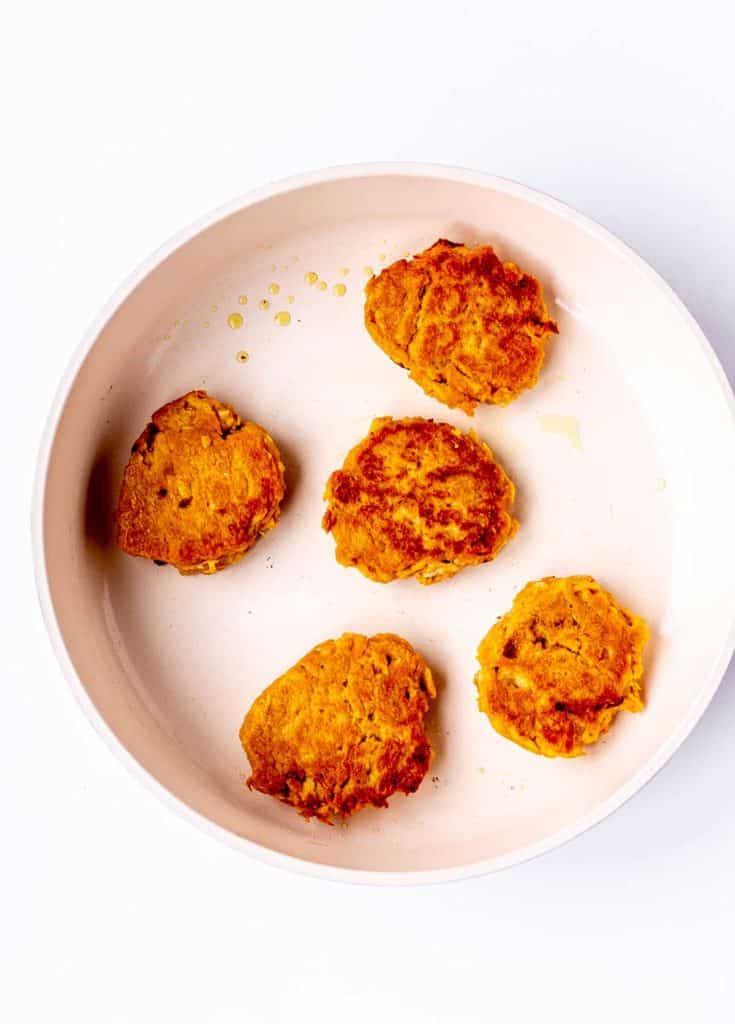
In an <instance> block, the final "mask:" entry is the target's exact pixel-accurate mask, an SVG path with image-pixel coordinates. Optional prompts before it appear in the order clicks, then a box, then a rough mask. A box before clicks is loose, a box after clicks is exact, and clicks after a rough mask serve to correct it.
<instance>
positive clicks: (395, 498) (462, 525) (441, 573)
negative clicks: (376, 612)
mask: <svg viewBox="0 0 735 1024" xmlns="http://www.w3.org/2000/svg"><path fill="white" fill-rule="evenodd" d="M324 496H325V498H326V500H327V501H328V502H329V505H328V508H327V511H326V513H325V515H324V519H323V523H322V525H323V526H324V529H325V530H327V531H328V532H331V533H332V534H333V535H334V539H335V541H336V542H337V550H336V557H337V561H338V562H339V563H340V564H341V565H346V566H355V567H356V568H357V569H359V570H360V572H361V573H363V574H364V575H365V576H368V577H369V578H370V579H372V580H377V581H378V582H379V583H387V582H389V581H390V580H397V579H401V578H403V577H406V576H416V577H417V578H418V580H419V582H420V583H437V582H439V581H440V580H443V579H446V578H447V577H449V576H453V575H454V574H455V573H457V572H459V570H460V569H462V568H463V567H464V566H467V565H479V564H480V563H482V562H489V561H490V560H491V559H492V558H494V557H495V556H496V555H497V553H498V552H499V551H500V549H501V548H502V547H503V545H504V544H505V543H506V541H507V540H508V539H509V538H510V537H512V536H513V534H514V533H515V531H516V529H517V527H518V523H517V522H516V520H515V519H514V518H513V516H512V515H511V511H510V510H511V506H512V504H513V500H514V497H515V488H514V486H513V483H512V482H511V480H510V479H509V477H508V476H507V475H506V474H505V472H504V470H503V469H502V468H501V467H500V466H499V465H498V463H497V462H496V461H495V460H494V458H493V453H492V452H491V451H490V449H489V448H488V446H487V445H486V444H484V443H483V442H482V441H481V440H480V439H479V438H478V437H477V435H476V434H475V433H474V432H473V431H470V432H469V433H467V434H463V433H462V432H461V431H460V430H457V429H456V428H455V427H452V426H450V425H449V424H448V423H435V422H434V421H433V420H424V419H418V418H417V419H400V420H394V419H392V418H391V417H390V416H388V417H384V418H382V419H376V420H373V423H372V425H371V427H370V433H369V434H368V436H367V437H366V438H365V439H364V440H363V441H361V442H360V443H359V444H358V445H357V446H356V447H355V448H353V449H352V451H350V452H349V453H348V455H347V458H346V459H345V461H344V465H343V466H342V469H339V470H337V471H336V472H334V473H332V475H331V476H330V478H329V480H328V481H327V489H326V492H325V495H324Z"/></svg>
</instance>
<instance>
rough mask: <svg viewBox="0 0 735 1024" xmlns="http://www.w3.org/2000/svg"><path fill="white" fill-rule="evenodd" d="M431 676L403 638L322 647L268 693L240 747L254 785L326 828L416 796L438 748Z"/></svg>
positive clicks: (354, 638)
mask: <svg viewBox="0 0 735 1024" xmlns="http://www.w3.org/2000/svg"><path fill="white" fill-rule="evenodd" d="M435 696H436V691H435V689H434V682H433V679H432V676H431V671H430V669H429V668H428V666H427V665H426V662H425V661H424V659H423V658H422V657H421V655H420V654H417V652H416V651H415V650H414V649H413V647H411V645H410V644H409V643H408V642H407V641H406V640H403V639H402V638H401V637H399V636H394V635H393V634H392V633H379V634H378V635H377V636H373V637H370V638H368V637H366V636H360V635H359V634H358V633H345V634H344V636H342V637H340V638H339V640H326V641H325V642H324V643H322V644H319V645H318V646H317V647H315V648H314V649H313V650H312V651H310V652H309V653H308V654H307V655H305V656H304V657H303V658H302V659H301V661H299V662H297V664H296V665H294V666H293V668H290V669H289V670H288V672H286V673H285V675H282V676H281V677H280V678H279V679H276V681H275V682H274V683H271V685H270V686H269V687H268V688H267V689H266V690H264V691H263V693H261V694H260V696H259V697H258V698H257V699H256V700H255V702H254V703H253V705H252V707H251V708H250V710H249V711H248V713H247V715H246V716H245V721H244V722H243V723H242V728H241V729H240V741H241V743H242V745H243V748H244V750H245V753H246V754H247V756H248V760H249V761H250V768H251V771H252V774H251V776H250V778H249V779H248V786H249V787H250V789H257V790H259V791H260V792H261V793H266V794H268V795H270V796H275V797H277V798H278V799H279V800H283V801H284V803H287V804H291V805H292V806H293V807H296V808H297V809H298V811H299V813H300V814H302V815H303V816H304V817H305V818H311V817H316V818H319V820H320V821H326V822H328V821H329V820H330V819H331V818H333V817H342V818H346V817H347V816H348V815H350V814H354V813H355V812H356V811H359V810H360V809H361V808H362V807H367V806H369V805H372V806H373V807H385V806H386V805H387V801H388V797H389V796H391V794H393V793H395V792H401V793H414V792H415V791H416V790H417V789H418V787H419V785H420V784H421V780H422V779H423V777H424V775H426V772H427V770H428V767H429V764H430V762H431V757H432V751H431V744H430V743H429V739H428V737H427V735H426V733H425V731H424V715H425V714H426V712H427V711H428V710H429V704H430V702H431V701H432V700H433V699H434V697H435Z"/></svg>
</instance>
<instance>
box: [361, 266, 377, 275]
mask: <svg viewBox="0 0 735 1024" xmlns="http://www.w3.org/2000/svg"><path fill="white" fill-rule="evenodd" d="M362 272H363V274H365V276H366V277H374V276H375V271H374V270H373V268H372V267H363V268H362Z"/></svg>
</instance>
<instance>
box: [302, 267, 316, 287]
mask: <svg viewBox="0 0 735 1024" xmlns="http://www.w3.org/2000/svg"><path fill="white" fill-rule="evenodd" d="M318 280H319V275H318V274H315V273H314V271H313V270H310V271H309V272H308V274H304V281H306V283H307V284H316V283H317V281H318Z"/></svg>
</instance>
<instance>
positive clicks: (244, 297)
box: [237, 295, 248, 306]
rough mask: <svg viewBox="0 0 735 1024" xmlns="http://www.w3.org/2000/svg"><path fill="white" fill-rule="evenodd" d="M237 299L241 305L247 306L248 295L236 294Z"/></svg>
mask: <svg viewBox="0 0 735 1024" xmlns="http://www.w3.org/2000/svg"><path fill="white" fill-rule="evenodd" d="M237 301H238V302H239V303H240V305H241V306H247V304H248V297H247V295H238V297H237Z"/></svg>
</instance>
